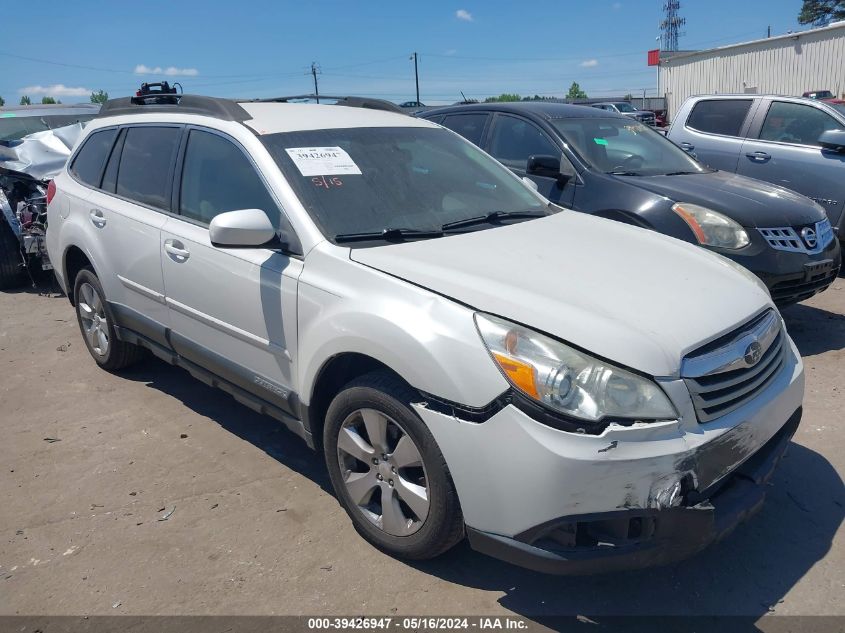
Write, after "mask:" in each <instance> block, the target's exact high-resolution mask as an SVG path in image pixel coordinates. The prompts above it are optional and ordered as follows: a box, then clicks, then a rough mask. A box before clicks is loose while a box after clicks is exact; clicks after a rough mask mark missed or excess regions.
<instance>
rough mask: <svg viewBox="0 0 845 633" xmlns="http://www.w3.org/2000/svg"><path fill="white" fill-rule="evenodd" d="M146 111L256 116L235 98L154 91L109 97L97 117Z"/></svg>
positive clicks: (233, 118)
mask: <svg viewBox="0 0 845 633" xmlns="http://www.w3.org/2000/svg"><path fill="white" fill-rule="evenodd" d="M145 112H150V113H162V112H171V113H180V114H200V115H204V116H210V117H214V118H216V119H223V120H224V121H248V120H249V119H251V118H252V116H250V114H249V113H248V112H247V111H246V110H244V109H243V108H242V107H241V106H239V105H238V104H237V102H235V101H233V100H232V99H222V98H220V97H205V96H202V95H185V94H166V95H161V94H150V95H144V96H135V97H120V98H118V99H109V100H108V101H106V102H105V103H104V104H103V107H102V108H100V113H99V114H98V115H97V117H98V118H102V117H107V116H119V115H123V114H143V113H145Z"/></svg>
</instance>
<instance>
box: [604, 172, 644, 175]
mask: <svg viewBox="0 0 845 633" xmlns="http://www.w3.org/2000/svg"><path fill="white" fill-rule="evenodd" d="M607 173H608V174H610V175H611V176H642V174H641V173H640V172H638V171H609V172H607Z"/></svg>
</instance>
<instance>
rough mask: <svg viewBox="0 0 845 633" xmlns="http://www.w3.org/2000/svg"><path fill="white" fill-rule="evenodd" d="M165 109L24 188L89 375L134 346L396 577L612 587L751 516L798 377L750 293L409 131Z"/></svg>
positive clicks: (129, 104)
mask: <svg viewBox="0 0 845 633" xmlns="http://www.w3.org/2000/svg"><path fill="white" fill-rule="evenodd" d="M168 99H170V101H171V103H157V102H156V101H162V99H161V98H159V99H156V100H152V101H150V100H146V99H144V98H133V99H122V100H116V101H111V102H109V103H107V104H106V105H105V106H104V107H103V110H102V112H101V115H100V116H99V117H98V118H97V119H95V120H94V121H93V122H92V123H91V124H90V125H89V126H88V127H87V128H86V130H85V137H84V139H83V140H82V141H81V143H80V145H79V146H78V147H77V148H76V150H75V152H74V154H73V156H72V157H71V160H70V161H69V162H68V166H67V167H66V168H65V170H64V171H63V172H62V173H61V174H60V175H59V176H58V177H57V178H56V179H55V180H54V181H53V182H52V184H51V185H50V192H49V197H50V202H49V207H48V209H49V211H48V215H49V218H48V220H49V228H48V234H47V243H48V244H47V245H48V249H49V253H50V258H51V260H52V262H53V263H54V266H55V270H56V275H57V277H58V280H59V282H60V283H61V285H62V287H63V288H64V289H65V290H66V291H67V294H68V296H69V297H70V299H71V302H72V303H73V304H74V305H75V306H76V312H77V316H78V318H79V325H80V329H81V332H82V335H83V337H84V339H85V342H86V344H87V346H88V349H89V350H90V352H91V355H92V356H93V358H94V360H95V361H96V362H97V363H98V364H99V365H100V366H102V367H103V368H104V369H106V370H110V371H115V370H118V369H120V368H122V367H125V366H127V365H128V364H129V363H131V362H133V361H135V360H137V359H138V358H139V357H140V356H141V354H142V351H143V350H145V349H146V350H151V351H152V352H153V353H154V354H155V355H156V356H158V357H160V358H162V359H164V360H166V361H167V362H169V363H173V364H176V365H179V366H181V367H184V368H185V369H187V370H188V371H189V372H190V373H191V374H193V375H194V376H196V377H198V378H199V379H201V380H203V381H205V382H206V383H209V384H212V385H215V386H218V387H220V388H222V389H225V390H226V391H228V392H230V393H231V394H233V395H234V396H235V397H236V398H237V399H238V400H240V401H241V402H243V403H244V404H246V405H248V406H250V407H252V408H254V409H256V410H258V411H261V412H263V413H266V414H268V415H269V416H272V417H274V418H276V419H278V420H280V421H281V422H282V423H284V424H285V425H286V426H287V428H289V429H290V430H291V431H293V432H294V433H295V434H297V435H299V436H301V437H303V438H304V439H305V441H306V442H307V443H308V444H309V445H310V446H311V447H313V448H315V449H317V450H319V451H321V452H322V453H323V455H324V457H325V462H326V465H327V467H328V470H329V473H330V476H331V481H332V484H333V486H334V489H335V492H336V494H337V498H338V500H339V502H340V503H341V504H342V505H343V507H344V508H345V510H346V511H347V512H348V514H349V516H350V518H351V520H352V523H353V525H354V526H355V528H356V529H357V530H358V531H359V532H360V534H361V535H363V536H364V538H366V539H367V540H368V541H370V542H371V543H372V544H374V545H375V546H376V547H378V548H381V549H383V550H385V551H387V552H389V553H391V554H393V555H396V556H400V557H406V558H415V559H421V558H430V557H433V556H436V555H438V554H440V553H442V552H444V551H446V550H448V549H449V548H450V547H452V546H453V545H455V544H456V543H457V542H458V541H460V540H461V539H462V538H464V536H467V537H468V538H469V542H470V544H471V545H472V547H474V548H475V549H477V550H479V551H482V552H486V553H488V554H491V555H493V556H497V557H500V558H502V559H505V560H509V561H511V562H514V563H517V564H520V565H523V566H526V567H531V568H534V569H538V570H542V571H548V572H557V573H583V572H595V571H608V570H614V569H622V568H629V567H640V566H646V565H653V564H661V563H666V562H669V561H672V560H677V559H679V558H682V557H684V556H688V555H690V554H692V553H694V552H696V551H698V550H700V549H702V548H703V547H704V546H706V545H707V544H708V543H710V542H712V541H714V540H715V539H717V538H719V537H721V536H723V535H724V534H726V533H727V532H728V531H730V529H731V528H732V527H733V526H734V525H736V524H737V523H738V522H739V521H740V520H741V519H743V518H745V517H746V516H747V515H749V514H750V513H752V512H753V511H754V510H756V509H757V508H759V506H760V504H761V502H762V500H763V497H764V495H765V482H766V481H767V480H768V478H769V476H770V475H771V472H772V470H773V468H774V465H775V464H776V462H777V461H778V460H779V458H780V456H781V455H782V454H783V451H784V449H785V447H786V445H787V443H788V442H789V439H790V437H791V436H792V434H793V433H794V431H795V429H796V427H797V425H798V422H799V420H800V417H801V404H802V398H803V392H804V374H803V366H802V364H801V360H800V357H799V355H798V353H797V352H796V349H795V346H794V345H793V343H792V341H791V340H790V338H789V336H788V335H787V333H786V331H785V329H784V325H783V321H782V319H781V317H780V314H779V313H778V312H777V310H776V309H775V308H774V306H773V304H772V302H771V299H770V297H769V295H768V293H767V292H766V290H765V288H764V287H763V286H762V284H761V283H760V282H758V281H757V280H756V278H755V277H754V276H753V275H751V274H750V273H748V272H746V271H745V270H744V269H742V268H740V267H738V266H737V265H735V264H733V263H731V262H730V261H728V260H726V259H723V258H720V257H718V256H715V255H712V254H710V253H707V252H704V251H702V250H701V249H699V248H696V247H694V246H691V245H688V244H686V243H683V242H680V241H677V240H674V239H672V238H669V237H666V236H663V235H660V234H657V233H655V232H652V231H647V230H643V229H639V228H634V227H631V226H626V225H623V224H620V223H616V222H611V221H608V220H603V219H599V218H594V217H591V216H588V215H584V214H580V213H572V212H569V211H566V210H561V209H560V208H558V207H553V206H551V205H549V203H548V201H547V200H545V199H544V198H541V197H540V196H539V195H538V194H537V193H536V192H534V191H533V190H532V189H530V188H529V187H528V186H526V184H525V183H524V182H522V181H521V180H520V179H519V178H517V177H516V176H514V175H513V174H512V173H511V172H509V171H508V170H507V169H506V168H504V167H503V166H502V165H500V164H499V163H497V162H496V161H494V160H493V159H491V158H490V157H489V156H487V155H486V154H485V153H484V152H482V151H481V150H479V149H478V148H476V147H475V146H474V145H472V144H470V143H468V142H466V141H465V140H463V139H462V138H461V137H459V136H458V135H457V134H454V133H453V132H451V131H449V130H446V129H444V128H441V127H440V126H438V125H435V124H433V123H430V122H428V121H424V120H421V119H414V118H411V117H407V116H404V115H401V114H396V113H394V112H388V111H380V110H376V109H371V108H368V107H348V106H343V105H325V104H324V105H312V104H292V103H280V102H234V101H227V100H223V99H212V98H208V97H197V96H190V95H185V96H175V97H169V98H168ZM165 101H166V100H165ZM349 103H353V104H354V103H355V102H354V101H349ZM362 105H369V106H372V105H373V104H372V103H365V104H362Z"/></svg>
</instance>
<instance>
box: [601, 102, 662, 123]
mask: <svg viewBox="0 0 845 633" xmlns="http://www.w3.org/2000/svg"><path fill="white" fill-rule="evenodd" d="M591 105H592V106H593V107H594V108H598V109H599V110H607V111H608V112H614V113H616V114H622V115H624V116H626V117H628V118H631V119H636V120H637V121H639V122H640V123H645V124H646V125H651V126H654V125H656V124H657V117H656V116H655V115H654V112H651V111H650V110H637V109H636V108H635V107H634V106H632V105H631V104H630V103H628V102H627V101H613V102H608V103H593V104H591Z"/></svg>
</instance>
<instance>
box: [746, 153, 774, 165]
mask: <svg viewBox="0 0 845 633" xmlns="http://www.w3.org/2000/svg"><path fill="white" fill-rule="evenodd" d="M746 156H748V158H750V159H751V160H753V161H756V162H758V163H765V162H766V161H767V160H769V159H770V158H771V155H770V154H767V153H766V152H748V153H747V154H746Z"/></svg>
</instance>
